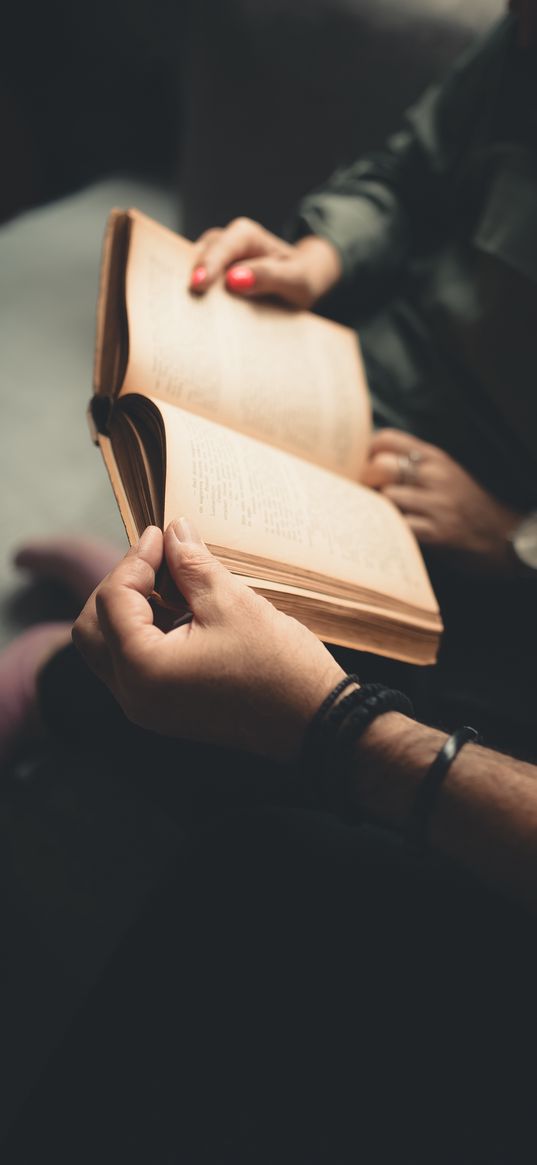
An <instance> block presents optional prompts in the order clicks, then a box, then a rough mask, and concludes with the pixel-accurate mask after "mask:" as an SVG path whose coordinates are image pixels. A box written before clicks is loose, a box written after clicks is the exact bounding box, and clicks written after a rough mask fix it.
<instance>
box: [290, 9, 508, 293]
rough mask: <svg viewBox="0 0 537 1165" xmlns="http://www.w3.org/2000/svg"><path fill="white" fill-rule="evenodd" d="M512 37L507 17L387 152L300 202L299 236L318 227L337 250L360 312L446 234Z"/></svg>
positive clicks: (421, 104)
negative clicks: (456, 194) (457, 190)
mask: <svg viewBox="0 0 537 1165" xmlns="http://www.w3.org/2000/svg"><path fill="white" fill-rule="evenodd" d="M512 40H513V21H512V19H511V18H507V20H504V21H501V22H500V24H498V25H496V26H495V27H494V28H493V30H492V32H490V33H489V34H488V36H486V37H485V38H484V39H482V40H481V41H479V42H478V43H477V45H476V46H474V47H472V48H471V49H470V50H468V51H467V52H466V53H464V55H463V56H462V57H461V58H460V59H459V60H458V61H457V62H456V64H455V65H454V66H453V67H452V69H451V71H450V73H449V74H448V77H447V78H446V80H445V81H444V83H443V84H442V85H440V86H434V87H432V88H431V89H428V90H427V91H426V92H425V94H424V96H423V97H422V98H421V99H420V100H419V101H418V103H417V104H416V105H415V106H413V107H412V108H411V109H409V110H408V112H407V113H406V115H405V118H404V124H403V127H402V129H401V130H400V132H398V133H395V134H394V135H393V136H392V137H390V138H389V140H388V141H387V143H386V146H385V148H384V149H383V150H382V151H380V152H379V153H374V154H370V155H368V156H366V157H364V158H362V159H361V160H360V161H357V162H355V163H354V164H353V165H351V166H349V167H346V168H343V169H340V170H337V171H336V173H335V174H334V175H333V176H332V177H331V178H330V179H329V181H328V182H327V183H326V184H325V185H323V186H322V187H320V188H319V189H318V190H315V191H313V192H312V193H311V194H308V195H307V196H306V197H305V198H304V199H303V200H302V202H301V203H300V205H299V207H298V210H297V213H296V216H295V218H294V220H293V222H292V224H291V231H290V233H291V235H292V237H293V238H294V239H295V240H297V239H299V238H301V237H304V236H305V235H307V234H316V235H319V236H321V237H322V238H326V239H328V241H329V242H331V243H332V244H333V245H334V246H335V247H336V249H337V250H338V252H339V254H340V256H341V261H342V266H343V281H342V282H343V285H344V287H345V288H346V289H347V290H349V289H350V288H352V292H353V303H354V307H355V309H359V308H360V306H370V305H371V303H372V301H375V302H378V300H379V298H382V297H383V296H385V295H386V294H387V293H389V291H390V290H391V289H392V288H393V286H394V282H395V280H396V279H397V276H398V275H399V274H400V273H401V272H402V270H403V268H404V266H405V264H406V262H407V260H408V259H409V258H410V257H411V256H413V255H418V254H419V253H420V251H423V250H424V249H426V248H427V246H430V245H432V243H433V242H434V240H435V238H438V237H440V236H441V233H442V228H443V226H445V222H446V217H447V215H448V214H449V211H450V207H451V206H452V205H453V194H454V189H455V188H456V186H457V183H458V181H459V180H460V177H461V170H462V168H463V166H464V163H465V159H467V157H468V151H469V147H470V146H471V145H472V144H473V143H474V142H476V141H479V139H480V138H481V137H482V136H483V134H484V133H486V127H487V124H489V123H490V118H491V116H492V106H493V104H494V101H493V98H494V94H495V92H496V90H497V89H498V86H499V84H500V81H501V75H502V69H503V62H504V59H505V53H506V49H507V48H508V46H509V45H510V43H511V42H512Z"/></svg>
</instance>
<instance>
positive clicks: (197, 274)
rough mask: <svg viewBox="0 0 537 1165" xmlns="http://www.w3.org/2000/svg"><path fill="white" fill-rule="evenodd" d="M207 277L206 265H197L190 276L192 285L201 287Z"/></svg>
mask: <svg viewBox="0 0 537 1165" xmlns="http://www.w3.org/2000/svg"><path fill="white" fill-rule="evenodd" d="M206 278H207V268H206V267H195V268H194V270H193V272H192V275H191V277H190V286H191V287H193V288H198V287H201V286H202V284H203V283H205V280H206Z"/></svg>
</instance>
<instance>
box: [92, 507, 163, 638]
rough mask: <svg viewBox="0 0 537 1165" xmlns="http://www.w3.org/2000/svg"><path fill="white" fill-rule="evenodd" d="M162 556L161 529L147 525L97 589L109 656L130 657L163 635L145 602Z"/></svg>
mask: <svg viewBox="0 0 537 1165" xmlns="http://www.w3.org/2000/svg"><path fill="white" fill-rule="evenodd" d="M162 555H163V538H162V531H161V530H158V529H157V527H156V526H149V527H148V528H147V530H145V531H144V533H143V534H142V537H141V539H140V541H139V543H138V545H137V546H135V547H132V548H131V550H129V553H128V554H127V555H126V556H125V558H124V559H123V561H122V562H120V563H119V565H118V566H116V568H115V570H113V571H111V573H110V574H109V575H108V577H107V578H106V579H105V581H104V582H103V583H102V584H101V586H100V587H99V588H98V589H97V592H96V597H95V605H96V611H97V618H98V621H99V626H100V628H101V631H102V634H103V636H104V639H105V642H106V644H107V646H108V648H109V649H110V651H111V652H112V655H117V654H118V653H119V654H120V655H122V656H125V655H126V654H130V655H131V656H132V655H133V654H135V653H137V652H138V651H139V650H142V649H145V648H147V647H148V646H151V645H154V644H156V643H158V642H160V640H161V639H162V638H163V635H164V633H163V632H162V631H160V630H159V629H158V627H156V626H155V624H154V622H153V611H152V608H151V604H150V603H149V601H148V600H149V597H150V595H151V594H152V592H153V590H154V587H155V573H156V571H157V570H158V567H159V566H160V564H161V562H162Z"/></svg>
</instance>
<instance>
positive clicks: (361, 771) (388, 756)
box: [353, 713, 537, 911]
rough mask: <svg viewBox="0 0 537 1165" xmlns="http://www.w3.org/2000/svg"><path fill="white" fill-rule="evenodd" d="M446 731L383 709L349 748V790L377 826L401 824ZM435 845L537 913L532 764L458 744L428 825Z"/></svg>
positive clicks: (536, 778) (536, 797)
mask: <svg viewBox="0 0 537 1165" xmlns="http://www.w3.org/2000/svg"><path fill="white" fill-rule="evenodd" d="M446 739H447V737H446V735H445V733H442V732H439V731H437V730H435V729H431V728H426V727H424V726H423V725H418V724H415V723H414V722H413V721H411V720H407V719H406V718H405V717H403V716H399V715H397V714H395V713H389V714H387V715H385V716H381V717H379V718H378V719H377V720H376V721H375V722H374V723H373V724H372V725H371V727H370V728H369V729H368V730H367V732H366V733H365V734H364V736H363V737H362V739H361V740H360V742H359V744H358V745H357V748H356V753H355V758H354V760H355V765H356V768H355V780H354V785H353V796H354V798H355V799H356V802H357V804H358V805H359V806H360V807H361V809H362V811H363V812H365V813H366V814H367V815H368V816H370V817H371V818H372V819H373V820H375V821H378V822H379V824H383V825H386V826H388V827H392V828H395V829H399V830H405V828H406V827H407V825H408V822H409V820H410V817H411V813H412V806H413V802H414V798H415V795H416V790H417V788H418V786H419V785H420V783H421V781H422V780H423V778H424V776H425V774H426V772H427V771H428V769H429V767H430V765H431V764H432V762H433V760H434V758H435V756H436V755H437V753H438V752H439V750H440V749H441V748H442V746H443V744H444V743H445V741H446ZM428 840H429V844H430V848H431V850H432V851H436V852H437V853H438V854H441V855H443V856H445V857H447V858H449V859H451V860H452V861H453V862H454V863H456V864H457V865H458V866H459V867H461V868H464V869H466V870H468V871H469V872H471V873H473V874H475V875H476V876H477V877H479V878H480V879H481V880H482V881H483V882H486V883H487V884H488V885H490V886H492V887H495V888H497V889H500V890H502V891H504V892H505V893H507V894H509V895H510V896H511V897H513V898H515V899H516V900H517V901H519V902H522V903H524V904H525V905H526V906H529V907H530V908H531V909H532V910H534V911H537V768H536V767H534V766H533V765H528V764H523V763H522V762H520V761H515V760H512V759H511V758H509V757H505V756H502V755H501V754H499V753H495V752H490V751H488V750H487V749H484V748H481V747H479V746H476V745H473V744H471V745H465V747H464V748H463V749H462V751H461V752H460V754H459V755H458V756H457V758H456V759H455V761H454V762H453V764H452V765H451V767H450V769H449V771H448V773H447V776H446V778H445V780H444V782H443V784H442V786H441V788H440V791H439V794H438V799H437V801H436V803H435V806H434V809H433V813H432V816H431V819H430V823H429V832H428Z"/></svg>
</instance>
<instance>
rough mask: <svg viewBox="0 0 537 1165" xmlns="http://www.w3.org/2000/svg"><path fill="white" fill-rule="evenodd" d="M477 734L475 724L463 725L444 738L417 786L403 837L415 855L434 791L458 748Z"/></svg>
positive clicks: (422, 845) (422, 848)
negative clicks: (471, 726) (472, 725)
mask: <svg viewBox="0 0 537 1165" xmlns="http://www.w3.org/2000/svg"><path fill="white" fill-rule="evenodd" d="M478 740H479V734H478V733H477V732H476V730H475V728H470V727H469V726H467V725H464V726H463V727H462V728H457V730H456V731H455V732H454V733H453V734H452V735H451V736H450V737H449V738H448V739H447V740H446V742H445V744H444V745H443V746H442V748H441V749H440V752H438V753H437V755H436V756H435V759H434V761H433V763H432V765H431V766H430V768H429V769H428V770H427V772H426V774H425V776H424V778H423V780H422V782H421V784H420V785H419V786H418V789H417V792H416V796H415V798H414V804H413V806H412V814H411V818H410V822H409V825H408V827H407V833H406V840H407V844H408V845H409V847H410V849H411V850H412V851H413V853H414V854H415V855H416V857H423V856H424V854H425V853H426V851H427V845H428V838H427V834H428V829H429V822H430V819H431V816H432V813H433V810H434V808H435V805H436V801H437V798H438V794H439V792H440V789H441V787H442V784H443V783H444V781H445V779H446V777H447V775H448V772H449V770H450V768H451V766H452V764H453V761H454V760H455V759H456V757H458V755H459V753H460V751H461V748H464V745H465V744H468V743H469V742H474V743H475V742H477V741H478Z"/></svg>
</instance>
